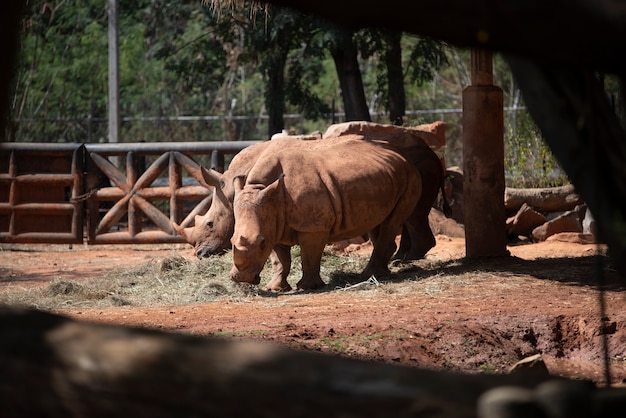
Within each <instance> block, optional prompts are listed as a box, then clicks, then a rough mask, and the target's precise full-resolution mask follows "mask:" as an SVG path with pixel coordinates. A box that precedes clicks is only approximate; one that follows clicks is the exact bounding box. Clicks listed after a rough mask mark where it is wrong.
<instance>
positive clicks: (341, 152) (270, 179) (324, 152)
mask: <svg viewBox="0 0 626 418" xmlns="http://www.w3.org/2000/svg"><path fill="white" fill-rule="evenodd" d="M274 141H276V142H275V143H276V144H277V147H276V148H275V149H274V152H265V153H263V154H262V155H261V156H260V157H259V158H258V159H257V161H256V162H255V164H254V166H253V167H252V168H251V169H250V171H249V173H248V175H247V176H246V177H245V182H244V180H243V176H241V177H237V178H235V181H234V186H235V199H234V205H233V209H234V215H235V230H234V234H233V237H232V240H231V241H232V244H233V247H232V248H233V264H234V266H233V269H232V270H231V279H232V280H234V281H237V282H249V283H259V282H260V276H259V274H260V272H261V270H262V269H263V266H264V264H265V262H266V260H267V258H268V257H269V256H270V254H271V253H272V251H274V252H275V254H276V256H277V260H279V261H280V264H281V266H282V271H280V272H276V271H275V272H274V276H273V277H272V279H271V281H270V283H269V284H268V286H267V287H268V288H269V289H274V290H287V289H290V288H291V286H290V285H289V284H288V283H287V276H288V274H289V269H290V266H291V254H290V248H291V246H293V245H299V246H300V250H301V258H302V278H301V279H300V281H298V283H297V287H298V288H299V289H316V288H319V287H322V286H324V281H323V280H322V279H321V277H320V262H321V258H322V252H323V250H324V247H325V246H326V245H327V244H328V243H329V242H332V241H339V240H342V239H347V238H351V237H355V236H359V235H363V234H365V233H369V236H370V239H371V240H372V243H373V250H372V255H371V257H370V260H369V262H368V264H367V266H366V267H365V269H364V271H363V273H362V274H363V276H366V277H369V276H370V275H372V274H375V275H386V274H388V273H389V268H388V263H389V261H390V259H391V257H392V256H393V254H394V252H395V250H396V245H395V237H396V235H397V233H398V231H400V229H401V227H402V224H403V223H404V222H405V221H406V219H407V218H408V217H409V215H410V214H411V213H412V212H413V209H414V208H415V205H416V204H417V201H418V200H419V197H420V194H421V184H422V182H421V177H420V174H419V172H418V170H417V169H416V168H415V166H414V165H412V164H411V163H410V162H408V161H407V160H406V159H405V158H404V157H402V156H401V155H400V154H399V153H398V152H396V151H393V150H391V149H389V148H387V147H381V146H378V145H375V144H373V143H371V142H368V141H363V138H362V137H360V136H350V135H348V136H345V137H341V138H336V139H335V140H333V141H330V142H325V140H322V141H315V143H312V145H311V146H309V147H306V148H303V147H290V146H288V141H290V139H289V138H278V139H275V140H272V142H274ZM283 143H284V144H285V145H284V146H281V145H282V144H283ZM277 273H278V274H277Z"/></svg>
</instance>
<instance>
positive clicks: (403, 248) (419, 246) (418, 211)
mask: <svg viewBox="0 0 626 418" xmlns="http://www.w3.org/2000/svg"><path fill="white" fill-rule="evenodd" d="M437 128H438V129H441V127H440V126H438V127H437ZM355 133H358V134H359V135H361V138H362V139H363V140H366V141H372V142H374V143H376V144H377V145H380V146H383V147H384V146H390V147H392V148H393V149H395V148H397V149H398V151H399V152H400V153H401V154H402V155H403V156H404V157H405V158H407V159H408V160H409V161H410V162H411V163H413V164H414V165H415V166H416V167H417V168H418V170H419V171H420V174H421V177H422V179H423V186H422V195H421V196H420V199H419V201H418V203H417V205H416V207H415V210H414V212H413V214H412V215H411V216H410V217H409V219H408V220H407V222H406V224H405V225H404V226H403V228H402V239H401V242H400V248H399V250H398V252H397V253H396V258H400V259H404V260H417V259H420V258H422V257H424V255H425V254H426V253H427V252H428V251H429V250H430V249H431V248H432V247H434V245H435V237H434V235H433V233H432V231H431V228H430V224H429V223H428V214H429V212H430V209H431V207H432V205H433V203H434V201H435V199H436V197H437V194H438V192H439V190H440V189H442V190H443V169H442V166H441V163H440V160H439V158H438V157H437V155H436V154H435V153H434V152H433V151H432V149H431V148H430V147H429V146H428V145H427V144H426V143H425V142H424V140H423V139H421V138H420V135H425V134H427V133H428V132H421V131H416V132H412V131H410V130H407V129H402V128H398V127H393V126H390V125H381V124H376V123H367V122H360V123H356V122H350V123H343V124H336V125H331V126H330V127H329V128H328V130H327V131H326V133H325V134H324V138H325V139H324V140H323V141H333V137H332V136H333V135H334V136H337V137H338V136H342V135H348V134H355ZM316 142H318V141H313V140H295V139H294V140H292V141H289V142H287V141H281V143H280V146H281V147H285V146H297V147H309V146H318V145H315V143H316ZM311 144H314V145H311ZM276 146H277V143H276V142H273V141H267V142H261V143H258V144H255V145H253V146H250V147H248V148H246V149H244V150H242V151H241V152H239V153H238V154H237V155H236V156H235V157H234V158H233V160H232V161H231V163H230V165H229V168H228V170H226V172H224V174H220V173H219V172H217V171H215V170H206V169H205V168H204V167H202V174H203V177H204V180H205V182H206V183H207V185H208V186H211V187H214V188H215V193H214V196H213V202H212V203H211V207H210V208H209V210H208V211H207V213H206V214H205V215H203V216H200V215H198V216H196V217H195V221H194V223H195V226H193V227H188V228H180V227H179V226H178V225H174V226H175V227H176V229H177V230H178V232H179V233H180V235H181V236H182V237H183V238H184V239H185V240H186V241H187V242H188V243H190V244H191V245H193V246H194V251H195V254H196V256H197V257H198V258H203V257H206V256H209V255H212V254H217V253H220V252H222V251H224V250H226V249H228V248H230V247H231V244H230V237H231V236H232V233H233V228H234V224H235V221H234V216H233V209H232V202H233V198H234V189H233V183H232V180H233V179H234V178H235V177H237V176H241V175H246V174H247V173H248V171H249V170H250V168H251V167H252V165H253V164H254V162H255V161H256V159H257V158H259V156H260V155H261V154H262V153H263V152H265V151H266V150H267V149H268V148H270V151H269V152H272V151H271V148H273V147H276ZM442 195H443V197H444V210H448V211H449V206H448V203H447V202H446V201H445V194H443V193H442Z"/></svg>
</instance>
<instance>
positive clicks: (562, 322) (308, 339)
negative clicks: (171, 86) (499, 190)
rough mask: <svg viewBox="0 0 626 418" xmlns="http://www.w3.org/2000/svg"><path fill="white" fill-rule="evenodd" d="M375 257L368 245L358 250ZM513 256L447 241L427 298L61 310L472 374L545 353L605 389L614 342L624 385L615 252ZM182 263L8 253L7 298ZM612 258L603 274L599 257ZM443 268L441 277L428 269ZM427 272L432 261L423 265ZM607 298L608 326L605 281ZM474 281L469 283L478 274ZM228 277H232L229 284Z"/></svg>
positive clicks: (2, 271)
mask: <svg viewBox="0 0 626 418" xmlns="http://www.w3.org/2000/svg"><path fill="white" fill-rule="evenodd" d="M353 250H356V251H357V252H358V253H359V254H361V255H364V256H366V255H367V253H368V251H369V248H368V247H367V245H365V246H362V247H361V248H359V247H358V246H357V247H356V248H353ZM509 250H510V253H511V256H510V257H504V258H497V259H486V260H478V261H476V260H466V259H465V258H464V255H465V243H464V240H463V239H461V238H449V237H446V236H442V235H440V236H438V237H437V246H436V247H435V248H434V249H432V250H431V251H430V252H429V253H428V254H427V257H426V260H422V261H420V262H417V263H416V264H414V265H411V266H408V267H406V268H408V269H413V270H411V271H415V280H416V281H415V284H414V286H417V288H418V289H419V291H414V292H407V291H403V290H402V289H403V288H402V283H399V282H394V281H393V280H391V281H390V282H383V283H382V284H381V285H380V286H375V285H369V286H368V287H369V288H370V289H372V288H373V290H370V291H358V290H356V289H347V288H339V289H338V288H334V289H333V288H330V287H329V286H327V288H326V289H323V290H321V291H316V292H289V293H286V294H261V295H258V296H255V297H252V298H246V299H243V300H241V301H228V302H210V303H203V304H193V305H182V306H165V307H163V306H159V307H155V306H152V307H137V306H117V307H107V308H89V309H76V308H68V309H58V310H56V312H58V313H61V314H64V315H68V316H71V317H74V318H78V319H82V320H87V321H96V322H104V323H114V324H124V325H130V326H140V327H149V328H155V329H160V330H165V331H170V332H182V333H188V334H194V335H214V336H219V337H226V338H253V339H263V340H270V341H274V342H276V343H280V344H284V345H287V346H290V347H293V348H298V349H306V350H316V351H322V352H328V353H334V354H338V355H343V356H348V357H355V358H360V359H366V360H371V361H382V362H387V363H392V364H402V365H407V366H412V367H420V368H427V369H446V370H456V371H461V372H467V373H506V372H507V371H508V369H509V368H510V367H511V366H512V365H513V364H515V363H516V362H517V361H518V360H520V359H522V358H525V357H527V356H530V355H534V354H541V355H542V356H543V359H544V361H545V363H546V365H547V367H548V370H549V372H550V373H551V374H552V375H558V376H565V377H570V378H576V379H589V380H593V381H594V382H597V383H603V382H604V381H605V379H604V376H605V374H604V370H605V369H604V364H605V363H604V361H603V360H604V351H603V344H604V341H606V342H607V344H608V349H609V351H608V360H609V365H610V373H611V382H612V383H613V384H618V385H620V384H623V383H625V382H626V310H625V309H624V303H625V302H626V292H625V288H624V287H625V286H624V284H625V282H624V281H622V282H620V281H619V278H618V277H617V274H616V272H615V271H614V270H613V269H612V267H611V263H610V261H609V260H608V259H607V258H606V257H595V254H596V252H597V251H600V253H602V254H604V253H605V249H604V248H602V247H599V246H596V245H593V244H577V243H569V242H563V241H559V240H553V241H547V242H543V243H538V244H519V245H511V246H510V247H509ZM172 254H179V255H181V256H183V257H185V258H187V259H193V252H192V249H191V247H190V246H187V245H182V244H181V245H169V246H166V245H149V246H93V247H88V246H83V245H80V246H77V245H75V246H73V248H69V246H67V245H65V246H64V245H11V246H8V245H4V246H2V247H1V249H0V292H8V291H13V290H16V289H19V288H29V287H35V286H42V285H45V284H47V283H48V282H50V281H51V280H53V279H55V278H59V277H63V278H67V279H72V280H82V279H85V278H89V277H97V276H99V275H102V274H104V273H105V272H107V271H108V270H110V269H111V268H112V266H123V265H128V266H134V265H138V264H141V263H146V262H149V261H151V260H157V261H158V260H160V259H163V258H164V257H168V256H171V255H172ZM598 258H600V259H602V265H601V267H598V263H597V259H598ZM434 260H436V261H438V262H441V261H444V263H443V264H441V266H442V267H441V268H438V269H436V270H435V271H433V270H428V269H423V268H421V267H420V266H423V265H424V264H423V263H428V262H432V261H434ZM420 263H422V264H420ZM599 271H602V272H603V276H604V280H605V282H606V283H607V288H608V290H607V291H606V292H604V300H605V305H606V310H605V317H604V318H601V315H600V309H599V306H600V303H599V300H600V299H599V292H598V287H597V280H598V279H597V277H598V272H599ZM468 273H469V274H468ZM224 280H228V279H226V278H224Z"/></svg>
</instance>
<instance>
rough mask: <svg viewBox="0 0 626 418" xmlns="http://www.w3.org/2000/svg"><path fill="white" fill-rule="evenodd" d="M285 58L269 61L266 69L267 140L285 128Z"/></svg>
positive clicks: (282, 56)
mask: <svg viewBox="0 0 626 418" xmlns="http://www.w3.org/2000/svg"><path fill="white" fill-rule="evenodd" d="M286 60H287V57H286V56H284V55H281V56H279V57H275V58H274V59H272V60H271V62H270V63H269V65H268V69H267V78H268V85H267V93H266V95H265V106H267V113H268V116H269V121H268V124H267V134H268V138H271V137H272V135H274V134H276V133H279V132H282V130H283V129H284V128H285V120H284V118H283V115H284V113H285V64H286Z"/></svg>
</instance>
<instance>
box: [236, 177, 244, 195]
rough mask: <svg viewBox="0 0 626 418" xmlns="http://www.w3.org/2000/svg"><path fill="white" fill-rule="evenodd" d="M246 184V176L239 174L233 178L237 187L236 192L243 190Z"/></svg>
mask: <svg viewBox="0 0 626 418" xmlns="http://www.w3.org/2000/svg"><path fill="white" fill-rule="evenodd" d="M245 184H246V176H237V177H235V178H234V179H233V187H234V188H235V193H237V192H240V191H242V190H243V186H244V185H245Z"/></svg>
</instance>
